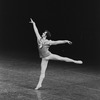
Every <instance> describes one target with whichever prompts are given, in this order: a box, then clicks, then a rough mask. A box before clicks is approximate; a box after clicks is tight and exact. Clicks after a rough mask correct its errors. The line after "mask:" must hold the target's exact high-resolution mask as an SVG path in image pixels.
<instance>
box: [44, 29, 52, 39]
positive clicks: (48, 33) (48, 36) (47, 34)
mask: <svg viewBox="0 0 100 100" xmlns="http://www.w3.org/2000/svg"><path fill="white" fill-rule="evenodd" d="M45 32H46V36H47V39H50V37H51V33H50V32H49V31H48V30H46V31H45Z"/></svg>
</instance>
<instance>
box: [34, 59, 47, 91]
mask: <svg viewBox="0 0 100 100" xmlns="http://www.w3.org/2000/svg"><path fill="white" fill-rule="evenodd" d="M47 65H48V60H46V59H44V58H42V61H41V74H40V78H39V82H38V84H37V86H36V88H35V89H36V90H37V89H39V88H40V87H42V82H43V79H44V78H45V71H46V68H47Z"/></svg>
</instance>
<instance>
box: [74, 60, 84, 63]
mask: <svg viewBox="0 0 100 100" xmlns="http://www.w3.org/2000/svg"><path fill="white" fill-rule="evenodd" d="M75 63H77V64H82V63H83V62H82V61H81V60H78V61H75Z"/></svg>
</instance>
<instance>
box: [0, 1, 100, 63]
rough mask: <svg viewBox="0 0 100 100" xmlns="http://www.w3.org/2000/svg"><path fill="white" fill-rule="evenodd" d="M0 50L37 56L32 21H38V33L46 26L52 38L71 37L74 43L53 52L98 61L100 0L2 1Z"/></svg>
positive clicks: (53, 49) (56, 47)
mask: <svg viewBox="0 0 100 100" xmlns="http://www.w3.org/2000/svg"><path fill="white" fill-rule="evenodd" d="M0 2H1V3H0V5H1V9H0V12H1V13H0V16H1V17H0V22H1V23H0V49H1V51H5V52H8V51H9V52H18V53H20V54H21V52H24V53H27V54H29V55H35V56H38V52H37V44H36V37H35V34H34V31H33V29H32V25H31V24H29V21H30V18H33V20H34V21H35V22H36V25H37V27H38V29H39V32H40V33H42V32H43V31H45V30H46V29H47V30H49V31H50V32H51V34H52V37H51V39H53V40H58V39H60V40H62V39H68V40H71V41H72V42H73V44H72V45H68V44H64V45H58V46H52V47H51V48H50V50H51V51H52V52H53V53H56V54H60V55H62V56H68V57H71V58H75V59H82V60H83V61H84V62H86V63H95V64H99V47H100V46H99V45H100V41H99V34H100V33H99V32H100V30H99V26H100V25H99V23H100V11H99V10H100V7H99V0H98V1H95V0H92V1H91V0H73V1H66V0H61V1H60V0H58V1H57V0H55V1H51V0H41V1H39V0H37V1H35V0H19V1H18V0H10V1H8V0H1V1H0Z"/></svg>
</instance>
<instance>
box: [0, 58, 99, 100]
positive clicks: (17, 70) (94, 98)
mask: <svg viewBox="0 0 100 100" xmlns="http://www.w3.org/2000/svg"><path fill="white" fill-rule="evenodd" d="M57 63H58V64H57ZM57 63H53V62H50V63H49V65H48V69H47V71H46V78H45V79H44V82H43V87H42V88H41V89H40V90H34V88H35V86H36V85H37V82H38V79H39V74H40V64H39V61H35V60H33V62H32V61H28V60H23V59H13V58H12V59H11V58H4V57H1V58H0V100H100V74H99V71H98V70H96V71H94V70H89V68H88V70H87V68H86V66H85V67H84V66H83V65H82V66H81V65H78V66H76V65H74V64H73V65H68V64H67V63H66V64H64V65H63V64H61V63H59V62H57ZM74 66H75V67H74ZM90 69H91V68H90Z"/></svg>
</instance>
